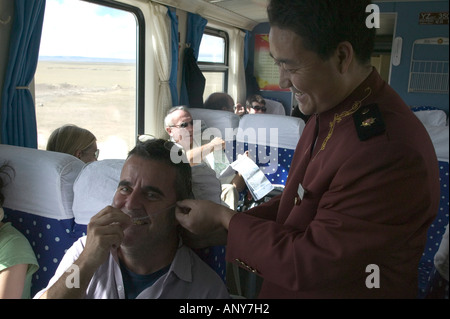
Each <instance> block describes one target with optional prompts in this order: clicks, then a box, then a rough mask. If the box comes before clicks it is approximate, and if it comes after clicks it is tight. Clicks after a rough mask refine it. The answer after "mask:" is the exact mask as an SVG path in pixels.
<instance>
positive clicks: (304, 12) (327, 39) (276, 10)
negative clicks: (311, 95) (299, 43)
mask: <svg viewBox="0 0 450 319" xmlns="http://www.w3.org/2000/svg"><path fill="white" fill-rule="evenodd" d="M369 4H370V0H270V3H269V5H268V7H267V13H268V16H269V23H270V25H271V26H272V27H273V26H276V27H278V28H280V29H287V30H291V31H293V32H295V33H296V34H297V35H298V36H300V37H301V38H302V40H303V44H304V46H305V49H307V50H311V51H313V52H315V53H317V54H318V55H319V56H320V57H321V58H322V59H323V60H327V59H328V58H329V57H331V55H332V54H333V52H334V50H335V49H336V48H337V46H338V44H339V43H341V42H344V41H348V42H349V43H351V45H352V46H353V50H354V52H355V57H356V59H357V60H358V61H359V62H360V63H362V64H365V63H368V62H369V61H370V57H371V54H372V51H373V49H374V43H375V32H376V30H375V28H368V27H367V26H366V19H367V17H368V15H369V14H370V13H371V12H369V13H367V12H366V7H367V6H368V5H369Z"/></svg>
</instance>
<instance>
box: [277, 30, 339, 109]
mask: <svg viewBox="0 0 450 319" xmlns="http://www.w3.org/2000/svg"><path fill="white" fill-rule="evenodd" d="M269 42H270V53H271V55H272V57H273V58H274V60H275V62H276V63H277V64H278V65H279V71H280V83H279V85H280V87H281V88H290V89H291V91H292V92H293V93H294V95H295V99H296V100H297V102H298V105H299V108H300V110H301V111H302V113H303V114H306V115H311V114H314V113H321V112H323V111H326V110H328V109H330V108H332V107H334V106H335V105H336V104H337V103H338V102H340V101H339V100H337V99H336V97H337V96H339V97H341V95H339V94H337V93H339V83H340V81H341V78H340V75H339V72H338V70H337V65H336V63H338V61H337V59H336V57H335V56H334V55H333V56H332V57H331V58H330V59H328V60H326V61H324V60H322V59H321V58H320V57H319V55H318V54H316V53H314V52H313V51H310V50H306V49H305V48H304V45H303V40H302V38H301V37H300V36H298V35H297V34H296V33H294V32H293V31H291V30H287V29H280V28H278V27H272V28H271V30H270V34H269Z"/></svg>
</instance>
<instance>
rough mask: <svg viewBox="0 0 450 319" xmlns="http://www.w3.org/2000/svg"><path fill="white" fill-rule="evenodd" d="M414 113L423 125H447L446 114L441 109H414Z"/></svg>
mask: <svg viewBox="0 0 450 319" xmlns="http://www.w3.org/2000/svg"><path fill="white" fill-rule="evenodd" d="M414 114H415V115H416V116H417V117H418V118H419V120H420V121H421V122H422V123H423V125H425V126H427V125H430V126H446V125H447V114H445V112H444V111H442V110H418V111H414Z"/></svg>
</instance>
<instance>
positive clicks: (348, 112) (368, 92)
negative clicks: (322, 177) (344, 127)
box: [313, 87, 372, 160]
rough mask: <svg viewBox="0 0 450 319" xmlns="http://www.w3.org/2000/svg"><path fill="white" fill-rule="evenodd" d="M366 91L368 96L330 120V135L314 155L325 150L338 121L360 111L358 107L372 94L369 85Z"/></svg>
mask: <svg viewBox="0 0 450 319" xmlns="http://www.w3.org/2000/svg"><path fill="white" fill-rule="evenodd" d="M364 92H367V94H366V96H365V97H363V98H362V99H361V100H359V101H355V102H354V103H353V105H352V107H351V108H350V109H349V110H347V111H344V112H342V113H340V114H334V118H333V121H331V122H330V130H329V131H328V135H327V137H326V138H325V140H324V141H323V142H322V145H321V146H320V149H319V151H318V152H317V154H316V155H315V156H314V158H316V156H317V155H319V153H320V152H321V151H323V150H324V149H325V147H326V145H327V143H328V141H329V140H330V138H331V136H332V135H333V132H334V127H335V126H336V124H337V123H339V122H341V121H342V120H343V119H344V118H346V117H347V116H349V115H352V114H353V113H355V112H356V111H358V109H359V108H360V107H361V105H362V102H363V101H364V100H365V99H367V98H368V97H369V96H370V95H371V94H372V89H371V88H370V87H367V88H366V89H364ZM314 158H313V160H314Z"/></svg>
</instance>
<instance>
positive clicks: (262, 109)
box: [247, 101, 267, 114]
mask: <svg viewBox="0 0 450 319" xmlns="http://www.w3.org/2000/svg"><path fill="white" fill-rule="evenodd" d="M266 110H267V109H266V106H265V105H263V104H261V103H258V102H256V101H254V102H252V107H249V108H247V112H248V113H249V114H264V113H266Z"/></svg>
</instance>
